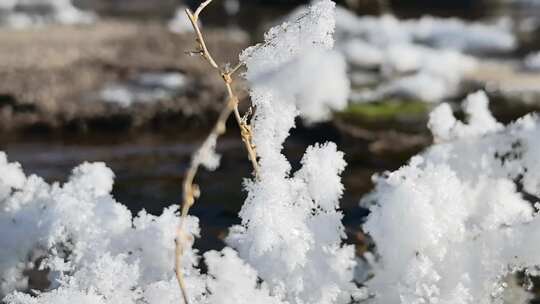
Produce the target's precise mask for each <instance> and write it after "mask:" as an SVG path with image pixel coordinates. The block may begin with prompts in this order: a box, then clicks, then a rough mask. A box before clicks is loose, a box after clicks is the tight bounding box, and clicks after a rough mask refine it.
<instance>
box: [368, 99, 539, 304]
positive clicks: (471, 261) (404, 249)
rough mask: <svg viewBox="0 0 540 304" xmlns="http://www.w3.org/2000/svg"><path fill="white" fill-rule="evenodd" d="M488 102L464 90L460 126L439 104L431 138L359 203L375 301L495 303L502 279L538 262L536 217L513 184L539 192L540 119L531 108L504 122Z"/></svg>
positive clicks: (378, 181)
mask: <svg viewBox="0 0 540 304" xmlns="http://www.w3.org/2000/svg"><path fill="white" fill-rule="evenodd" d="M487 103H488V100H487V98H486V96H485V94H484V93H482V92H478V93H474V94H472V95H470V96H469V97H468V98H467V99H466V100H465V102H464V104H463V108H464V111H465V113H466V114H467V115H468V119H467V122H466V123H463V122H460V121H458V120H457V119H456V118H455V117H454V116H453V114H452V111H451V109H450V107H449V106H448V105H446V104H442V105H440V106H439V107H438V108H437V109H436V110H435V111H434V113H433V114H432V115H431V117H430V128H431V130H432V132H433V135H434V137H435V140H436V142H438V144H435V145H434V146H432V147H431V148H429V149H428V150H427V151H426V152H424V153H422V154H420V155H418V156H415V157H414V158H412V159H411V160H410V162H409V164H407V165H406V166H404V167H402V168H400V169H398V170H396V171H394V172H388V173H386V174H384V175H381V176H379V177H378V178H376V179H375V182H376V186H375V190H374V192H373V193H371V194H370V195H369V196H368V197H366V199H364V200H363V204H367V205H368V206H370V207H369V208H370V209H371V214H370V215H369V217H368V220H367V221H366V223H365V225H364V230H365V231H366V232H367V233H369V235H370V236H371V237H372V238H373V241H374V242H375V244H376V246H377V249H376V253H377V256H376V258H375V259H374V260H372V262H371V268H372V270H371V271H372V274H373V276H374V277H373V278H372V279H371V280H368V281H366V282H365V284H366V286H367V287H368V289H369V290H370V292H372V293H374V294H375V298H374V299H373V303H385V304H392V303H424V302H428V303H434V302H437V303H502V298H503V297H508V296H510V295H509V294H508V292H505V288H506V286H507V285H508V284H507V283H505V282H504V280H503V279H504V278H505V277H506V276H507V275H509V274H511V273H513V272H515V271H517V270H522V269H527V268H531V269H534V267H535V266H537V265H539V263H540V260H539V259H538V250H537V248H535V246H532V244H535V243H536V242H537V241H538V237H539V236H540V234H539V231H540V230H539V228H540V221H539V220H538V216H537V210H536V209H535V207H533V203H534V202H528V201H526V200H525V199H524V197H523V195H522V192H521V190H520V188H519V187H520V186H519V185H523V187H524V190H525V191H526V192H527V193H530V194H533V195H538V194H540V179H539V178H540V176H539V175H538V173H537V172H538V155H540V154H538V149H539V147H540V141H539V138H540V136H539V135H540V123H539V121H538V118H537V117H536V116H534V115H532V116H526V117H524V118H522V119H520V120H518V121H517V122H515V123H512V124H510V125H508V126H506V127H504V126H503V125H502V124H500V123H498V122H496V121H495V119H494V118H493V117H492V116H491V114H490V113H489V110H488V109H487ZM405 227H406V229H405V230H404V228H405ZM510 292H511V291H510ZM515 296H518V298H521V299H526V298H528V297H530V296H527V295H526V292H525V291H521V293H520V294H519V293H518V294H517V295H515Z"/></svg>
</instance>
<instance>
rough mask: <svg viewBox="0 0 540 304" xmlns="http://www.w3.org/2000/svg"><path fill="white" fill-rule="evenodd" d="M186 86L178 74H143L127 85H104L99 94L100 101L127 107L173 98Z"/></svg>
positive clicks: (184, 78)
mask: <svg viewBox="0 0 540 304" xmlns="http://www.w3.org/2000/svg"><path fill="white" fill-rule="evenodd" d="M186 85H187V78H186V76H185V75H184V74H182V73H179V72H166V73H157V72H151V73H143V74H141V75H139V76H137V77H136V78H135V79H133V80H132V81H130V82H127V83H113V84H109V85H106V86H105V87H104V88H103V89H101V91H100V92H99V97H100V99H101V100H103V101H105V102H108V103H115V104H118V105H120V106H122V107H129V106H131V105H133V104H136V103H152V102H158V101H160V100H167V99H171V98H173V97H174V96H175V95H176V94H178V93H179V92H180V91H181V90H182V89H183V88H184V87H185V86H186Z"/></svg>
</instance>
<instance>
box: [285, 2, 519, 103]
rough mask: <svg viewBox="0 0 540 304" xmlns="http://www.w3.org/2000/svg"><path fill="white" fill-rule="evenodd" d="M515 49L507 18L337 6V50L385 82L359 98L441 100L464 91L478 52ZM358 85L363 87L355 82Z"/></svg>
mask: <svg viewBox="0 0 540 304" xmlns="http://www.w3.org/2000/svg"><path fill="white" fill-rule="evenodd" d="M293 15H294V14H293ZM515 47H516V40H515V37H514V36H513V34H512V33H511V31H510V28H509V26H507V25H505V23H504V22H500V23H498V24H492V25H489V24H484V23H480V22H464V21H462V20H460V19H456V18H436V17H430V16H425V17H422V18H420V19H411V20H399V19H397V18H396V17H394V16H392V15H383V16H379V17H373V16H356V15H355V14H354V13H352V12H350V11H348V10H346V9H344V8H338V9H337V18H336V48H337V50H339V51H340V52H341V53H342V54H343V55H344V56H345V57H346V58H347V62H348V63H349V69H350V70H352V71H353V72H358V71H373V70H376V71H378V73H379V82H380V84H379V85H378V86H375V87H373V86H367V87H364V88H362V89H357V90H356V91H354V92H353V94H352V95H351V99H352V101H353V102H364V101H373V100H377V99H382V98H385V97H388V96H400V97H405V98H411V99H420V100H424V101H429V102H440V101H441V100H443V99H445V98H448V97H452V96H455V95H457V93H459V91H460V88H461V81H462V79H463V78H464V76H465V75H466V74H467V73H469V72H471V71H473V70H474V69H475V67H476V63H477V59H476V58H475V57H473V56H472V55H473V54H483V53H494V52H495V53H497V52H499V53H500V52H508V51H511V50H513V49H514V48H515ZM354 85H356V86H358V87H362V83H355V82H354V81H353V86H354Z"/></svg>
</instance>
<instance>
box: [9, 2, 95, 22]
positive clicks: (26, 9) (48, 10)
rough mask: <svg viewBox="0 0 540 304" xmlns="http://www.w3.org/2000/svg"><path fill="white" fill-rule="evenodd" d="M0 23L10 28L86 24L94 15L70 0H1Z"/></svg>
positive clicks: (92, 19) (93, 18)
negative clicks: (54, 24)
mask: <svg viewBox="0 0 540 304" xmlns="http://www.w3.org/2000/svg"><path fill="white" fill-rule="evenodd" d="M1 2H2V3H1V4H0V24H2V25H4V26H8V27H11V28H27V27H33V26H42V25H46V24H49V23H59V24H69V25H71V24H88V23H92V22H93V21H94V20H95V19H96V15H95V14H93V13H90V12H84V11H81V10H80V9H78V8H77V7H75V6H74V5H73V3H72V2H71V0H2V1H1Z"/></svg>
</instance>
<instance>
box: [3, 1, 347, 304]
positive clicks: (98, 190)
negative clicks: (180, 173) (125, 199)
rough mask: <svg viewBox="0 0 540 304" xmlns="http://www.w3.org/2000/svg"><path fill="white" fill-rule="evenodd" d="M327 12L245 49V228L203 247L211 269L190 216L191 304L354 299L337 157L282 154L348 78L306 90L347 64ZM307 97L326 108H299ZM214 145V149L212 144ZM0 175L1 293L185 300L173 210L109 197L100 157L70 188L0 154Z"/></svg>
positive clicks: (324, 150) (319, 7) (79, 171)
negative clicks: (249, 163)
mask: <svg viewBox="0 0 540 304" xmlns="http://www.w3.org/2000/svg"><path fill="white" fill-rule="evenodd" d="M333 10H334V3H333V2H331V1H330V0H322V1H319V2H317V3H315V4H314V5H313V6H311V7H310V8H309V9H308V10H307V11H306V12H305V13H304V15H302V18H300V19H298V20H295V21H291V22H289V23H286V24H283V25H281V26H278V27H275V28H273V29H271V30H270V31H269V32H268V33H267V35H266V39H265V43H264V44H261V45H259V46H256V47H253V48H251V49H248V50H246V51H245V52H244V53H243V54H242V56H241V57H242V60H244V61H245V63H246V65H247V68H248V70H247V73H246V77H247V79H248V80H249V81H250V83H251V85H252V87H251V92H250V94H251V96H252V98H253V103H254V105H255V106H256V107H257V111H256V114H255V116H254V118H253V122H252V126H253V141H254V143H255V144H256V145H257V152H258V155H259V157H260V159H259V160H260V176H259V178H257V179H254V180H252V181H248V182H247V185H246V188H247V191H248V198H247V200H246V202H245V204H244V206H243V208H242V211H241V213H240V216H241V218H242V225H240V226H237V227H233V228H232V229H231V232H230V235H229V238H228V243H229V245H230V246H231V247H233V248H234V249H236V251H235V250H234V249H232V248H229V247H227V248H225V249H223V250H222V251H220V252H216V251H210V252H206V253H204V254H203V256H204V263H206V265H207V269H208V272H207V273H205V274H203V273H201V272H200V270H199V268H198V266H199V263H202V259H201V258H200V255H199V253H198V252H197V250H194V249H193V248H192V243H193V240H194V237H196V236H197V235H198V234H199V227H198V220H197V218H195V217H189V218H188V222H187V229H186V230H187V231H186V232H187V233H188V234H189V235H190V236H191V237H190V238H188V239H189V241H190V242H191V243H190V244H186V252H185V256H184V258H183V262H184V264H183V268H184V269H183V272H184V274H185V279H186V283H187V286H188V290H187V291H188V296H189V298H190V302H191V303H195V304H223V303H244V304H248V303H258V304H285V303H287V304H307V303H321V304H328V303H348V302H349V301H350V299H351V297H355V296H357V288H356V286H355V284H354V283H353V282H352V280H353V268H354V265H355V260H354V250H353V247H352V246H345V245H343V242H342V240H343V238H344V237H345V234H344V228H343V225H342V224H341V218H342V214H341V212H340V211H339V210H338V207H339V199H340V197H341V195H342V193H343V186H342V184H341V181H340V174H341V172H342V171H343V170H344V168H345V161H344V160H343V153H341V152H339V151H338V150H337V147H336V145H335V144H333V143H325V144H317V145H314V146H311V147H309V148H308V149H307V150H306V153H305V155H304V157H303V159H302V168H301V169H299V170H298V171H296V172H295V173H294V174H292V173H291V165H290V164H289V162H288V161H287V159H286V158H285V156H284V155H282V154H281V150H282V145H283V142H284V141H285V139H286V138H287V136H288V134H289V131H290V129H291V128H293V127H294V121H295V117H297V116H298V115H299V114H302V113H304V114H306V115H308V117H312V118H313V120H317V119H320V118H322V117H326V116H327V115H328V109H332V108H333V107H336V106H340V105H343V104H344V103H345V101H346V98H347V95H348V93H347V91H346V90H347V89H348V84H347V82H346V81H345V80H344V79H342V78H338V79H339V80H344V81H345V82H344V83H342V84H330V83H329V84H327V85H326V86H325V87H321V88H317V89H316V90H315V93H313V92H305V90H309V89H313V88H312V86H317V85H321V80H319V79H317V77H316V76H317V75H319V76H320V77H322V79H323V80H324V81H327V82H331V81H330V79H329V78H327V77H330V75H332V74H331V73H332V67H333V66H335V67H337V68H344V66H345V64H344V62H343V61H342V59H341V57H339V56H336V55H335V53H332V52H331V51H330V48H331V47H332V43H333V39H332V34H333V30H334V18H333ZM323 54H324V55H323ZM325 56H328V57H329V59H328V61H325V60H326V59H324V58H326V57H325ZM312 65H318V66H319V67H318V68H317V69H316V70H310V71H311V72H313V75H309V77H305V79H304V80H303V81H302V82H299V83H301V84H302V86H301V87H300V88H294V87H291V86H290V85H289V84H288V83H287V82H286V81H284V80H283V78H284V79H286V80H290V77H301V76H298V75H296V74H294V70H295V69H296V68H298V67H301V68H302V69H312V67H311V66H312ZM318 72H324V73H319V74H318ZM325 77H326V78H325ZM261 79H264V80H265V81H260V80H261ZM266 80H268V81H266ZM332 80H333V79H332ZM308 98H310V99H311V102H312V103H320V104H321V105H319V106H317V105H314V104H307V99H308ZM209 142H210V143H209V146H210V147H209V149H207V150H212V149H211V148H212V146H213V145H214V144H215V141H213V140H210V141H209ZM203 154H204V155H196V156H195V157H201V158H203V159H204V160H209V161H206V162H205V163H206V165H207V166H208V167H210V168H212V167H213V166H214V165H217V163H216V162H214V161H213V160H212V159H213V158H212V157H208V155H206V154H205V153H203ZM0 172H1V174H0V175H1V177H0V211H1V212H0V229H1V230H2V231H8V232H9V233H8V234H6V235H3V236H2V237H1V238H0V278H1V279H2V280H1V286H0V287H1V289H0V292H1V294H0V296H4V295H7V297H5V298H4V301H5V302H6V303H9V304H53V303H54V304H58V303H60V304H61V303H98V304H113V303H114V304H117V303H126V304H129V303H133V304H135V303H148V304H154V303H155V304H157V303H165V304H167V303H171V304H172V303H175V304H176V303H182V298H181V294H180V290H179V288H178V285H177V282H176V279H175V276H174V245H175V244H174V237H175V230H176V227H177V224H178V214H177V208H176V207H169V208H167V209H165V210H164V211H163V214H162V215H160V216H153V215H149V214H147V213H145V212H144V211H143V212H141V213H139V214H138V215H137V216H135V217H133V216H132V215H131V213H130V212H129V211H128V210H127V209H126V207H124V206H123V205H121V204H120V203H118V202H116V201H115V200H114V198H113V197H112V196H111V189H112V185H113V179H114V174H113V172H112V171H111V170H110V169H108V168H107V167H106V166H105V165H104V164H103V163H94V164H89V163H85V164H82V165H80V166H79V167H77V168H75V169H74V170H73V173H72V175H71V177H70V178H69V180H68V181H67V182H66V183H65V184H63V185H61V184H58V183H55V184H52V185H49V184H47V183H46V182H44V181H43V180H42V179H41V178H39V177H37V176H29V177H27V176H25V174H24V173H23V172H22V169H21V168H20V166H19V165H18V164H13V163H8V162H7V159H6V156H5V154H2V153H0ZM200 260H201V261H200ZM40 269H41V275H46V276H47V277H48V280H49V282H51V286H50V287H49V289H47V290H45V291H44V292H41V293H39V292H38V293H36V294H33V295H32V294H27V293H23V292H21V291H28V288H30V287H32V283H31V282H29V278H28V273H29V272H36V271H38V270H40Z"/></svg>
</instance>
